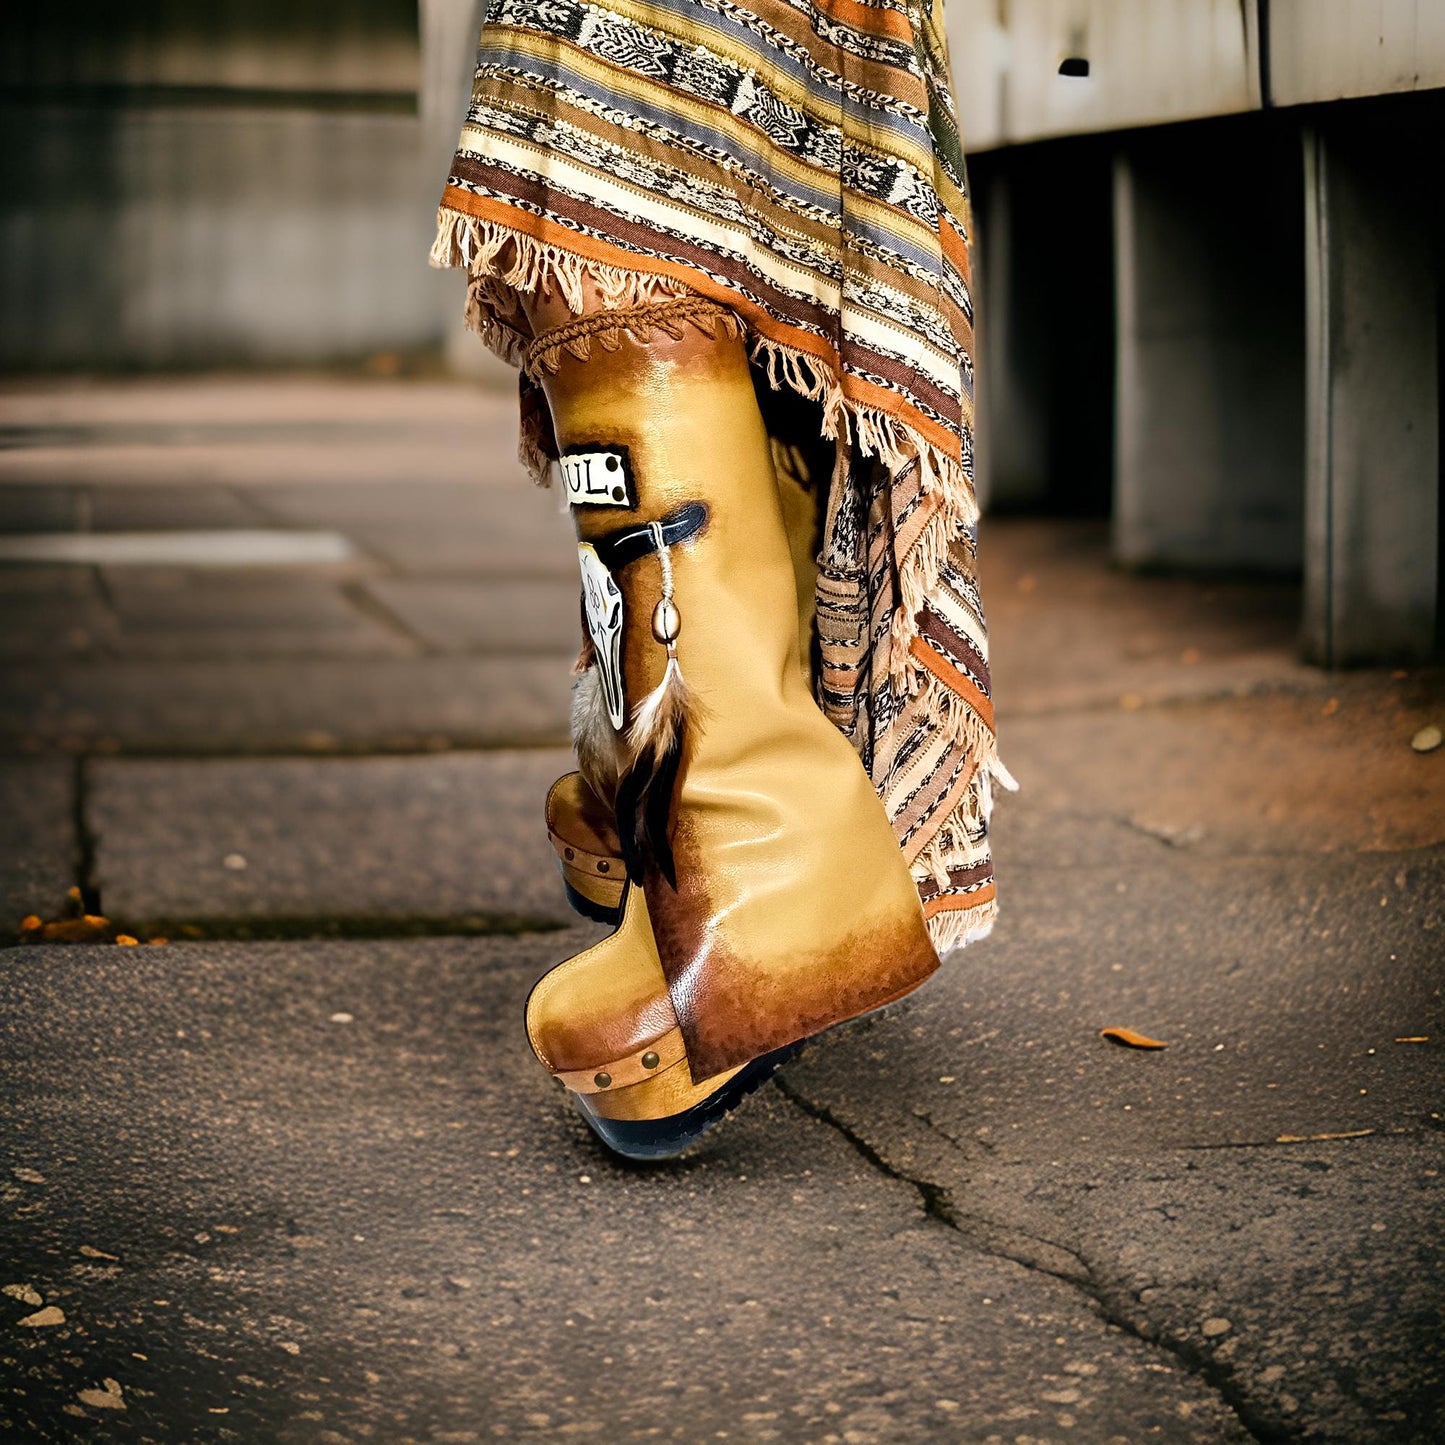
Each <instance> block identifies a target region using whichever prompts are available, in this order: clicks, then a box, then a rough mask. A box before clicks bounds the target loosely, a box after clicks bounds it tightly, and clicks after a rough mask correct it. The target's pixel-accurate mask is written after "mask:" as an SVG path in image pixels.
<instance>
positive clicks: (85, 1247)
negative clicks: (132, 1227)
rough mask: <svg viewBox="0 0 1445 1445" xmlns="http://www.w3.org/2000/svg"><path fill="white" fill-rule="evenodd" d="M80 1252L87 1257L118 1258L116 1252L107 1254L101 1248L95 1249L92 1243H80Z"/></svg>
mask: <svg viewBox="0 0 1445 1445" xmlns="http://www.w3.org/2000/svg"><path fill="white" fill-rule="evenodd" d="M80 1252H81V1253H82V1254H83V1255H84V1256H85V1257H86V1258H87V1259H114V1260H119V1259H120V1256H119V1255H118V1254H107V1253H106V1252H105V1251H104V1250H103V1249H97V1248H96V1247H95V1246H94V1245H93V1244H82V1245H81V1246H80Z"/></svg>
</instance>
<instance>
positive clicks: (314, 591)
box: [103, 567, 417, 660]
mask: <svg viewBox="0 0 1445 1445" xmlns="http://www.w3.org/2000/svg"><path fill="white" fill-rule="evenodd" d="M103 575H104V578H105V585H106V591H107V593H108V594H109V596H110V599H111V603H112V606H113V607H114V609H115V614H116V620H117V625H118V636H117V638H116V641H115V644H114V645H115V648H116V650H117V651H118V652H120V653H121V654H122V655H123V656H128V657H156V658H175V659H178V660H179V659H182V658H197V659H204V660H210V659H215V658H224V657H234V658H237V659H254V658H265V657H287V656H295V655H302V656H310V657H317V656H332V657H335V656H348V655H349V656H355V657H395V656H407V655H409V654H411V653H414V652H416V651H417V645H416V643H415V642H414V641H413V639H411V638H410V637H408V636H407V635H406V633H405V632H403V631H402V630H401V629H399V628H397V627H395V626H390V625H387V623H386V622H385V621H383V620H379V619H378V618H376V617H375V616H370V615H367V614H366V613H364V612H362V611H361V610H359V609H358V608H357V607H355V606H354V605H353V604H352V603H351V602H350V601H348V600H347V597H346V595H345V594H344V593H343V591H342V590H341V587H340V586H339V585H338V583H337V581H336V579H334V578H331V577H326V576H311V575H307V574H306V573H304V572H292V571H286V570H283V569H279V568H278V569H275V570H262V571H259V572H258V571H256V570H255V569H239V568H217V569H214V570H211V569H197V568H188V567H106V568H104V569H103Z"/></svg>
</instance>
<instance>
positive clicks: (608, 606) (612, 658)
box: [577, 542, 627, 728]
mask: <svg viewBox="0 0 1445 1445" xmlns="http://www.w3.org/2000/svg"><path fill="white" fill-rule="evenodd" d="M577 560H578V562H580V563H581V565H582V611H583V613H584V614H585V615H586V618H587V631H588V633H589V635H590V636H591V638H592V647H593V649H594V651H595V652H596V654H597V672H598V675H599V676H600V677H601V679H602V695H603V697H605V698H606V699H607V716H608V717H609V718H610V719H611V720H612V726H613V727H615V728H620V727H621V726H622V724H623V723H624V722H625V721H626V720H627V694H626V692H625V691H624V689H623V686H622V589H621V588H620V587H618V585H617V583H616V582H615V581H614V580H613V578H612V573H610V572H609V571H608V570H607V567H606V565H605V564H604V563H603V561H602V559H601V558H600V557H599V556H598V555H597V549H596V548H595V547H593V546H592V544H591V543H590V542H579V543H578V544H577Z"/></svg>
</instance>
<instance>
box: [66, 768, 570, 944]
mask: <svg viewBox="0 0 1445 1445" xmlns="http://www.w3.org/2000/svg"><path fill="white" fill-rule="evenodd" d="M574 766H575V764H574V762H573V759H572V754H571V752H570V750H564V749H546V750H542V751H536V752H505V751H504V752H487V753H466V754H450V755H446V756H440V757H413V758H326V759H308V758H266V759H215V760H211V761H180V760H155V761H152V760H145V759H110V760H98V761H96V762H94V763H92V764H91V768H90V789H89V798H88V808H87V820H88V824H89V827H90V830H91V832H92V834H93V835H94V838H95V850H96V864H95V876H96V882H97V884H98V886H99V889H100V898H101V902H102V905H103V907H104V908H105V910H106V911H107V912H108V913H109V914H110V915H111V916H112V917H114V918H116V919H119V920H122V921H130V922H136V923H139V922H140V921H142V920H151V921H154V920H170V921H187V920H200V919H206V918H226V919H234V918H246V919H251V920H264V919H267V918H277V917H290V918H317V919H326V918H335V917H348V918H370V919H377V920H384V919H386V918H388V917H392V918H397V917H408V918H458V917H463V916H466V915H470V914H481V915H494V916H499V917H505V918H527V919H533V920H560V921H563V922H571V921H575V919H574V915H573V914H572V912H571V911H570V909H569V908H568V907H567V903H566V900H565V898H564V896H563V892H562V885H561V882H560V880H559V878H558V876H557V865H556V859H555V857H554V855H553V853H552V848H551V845H550V844H549V843H548V841H547V835H546V828H545V826H544V823H543V817H542V804H543V799H544V798H545V796H546V792H547V788H548V787H549V786H550V785H551V783H552V780H553V779H554V778H556V777H557V776H558V775H559V774H561V773H564V772H569V771H571V769H572V768H573V767H574Z"/></svg>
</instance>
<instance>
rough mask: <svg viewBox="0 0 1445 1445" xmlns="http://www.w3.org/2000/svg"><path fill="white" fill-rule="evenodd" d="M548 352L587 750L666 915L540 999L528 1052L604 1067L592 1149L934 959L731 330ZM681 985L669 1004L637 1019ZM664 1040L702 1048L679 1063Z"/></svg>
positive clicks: (909, 981) (600, 327)
mask: <svg viewBox="0 0 1445 1445" xmlns="http://www.w3.org/2000/svg"><path fill="white" fill-rule="evenodd" d="M532 356H533V359H534V362H535V364H536V367H537V374H539V375H540V378H541V380H542V382H543V386H544V388H545V390H546V393H547V398H548V403H549V408H550V410H551V413H552V420H553V424H554V427H555V429H556V433H557V439H558V442H559V444H560V446H561V450H562V453H563V456H562V472H563V476H564V480H565V482H566V485H567V487H568V495H569V501H570V502H571V503H572V504H573V513H574V518H575V520H576V525H577V533H578V537H579V541H580V544H581V553H582V557H583V570H584V579H585V580H586V583H587V586H588V588H589V590H590V596H589V608H588V611H589V620H590V621H591V622H592V623H593V624H594V634H593V637H594V647H595V652H596V656H597V668H598V672H599V674H600V679H599V680H600V681H601V683H602V687H601V690H600V691H601V697H602V699H603V701H604V703H605V707H599V708H598V709H597V710H596V713H595V715H594V723H593V726H594V727H599V728H605V729H607V730H608V731H609V733H610V735H609V736H607V737H605V738H601V739H597V738H594V739H592V740H591V741H590V743H589V744H588V745H587V746H585V747H584V748H583V749H582V751H583V752H584V755H586V754H591V755H593V756H600V755H607V754H609V753H610V754H611V755H614V756H617V757H619V758H620V767H621V770H622V774H623V777H622V785H621V787H620V790H619V795H620V797H621V798H622V799H623V800H624V805H623V807H622V808H621V810H620V812H621V816H620V817H619V832H620V834H621V836H622V843H623V847H624V851H627V852H629V854H630V857H629V863H630V866H631V870H632V871H633V873H634V875H635V876H636V877H637V879H638V880H639V881H640V883H641V890H642V892H643V894H644V895H645V910H644V909H641V908H638V909H636V910H634V909H633V907H632V906H631V902H630V899H629V903H628V906H627V908H626V910H625V915H626V916H625V917H624V920H623V925H622V927H621V928H620V930H619V933H618V934H617V935H614V937H613V938H612V939H609V940H606V941H605V942H604V944H602V945H599V947H598V948H597V949H594V950H590V951H589V952H588V953H587V954H583V955H580V956H579V957H578V958H576V959H573V960H569V961H568V962H567V963H566V964H563V965H560V966H559V968H558V969H557V970H554V971H553V973H552V974H549V975H548V976H547V977H546V978H544V979H543V980H542V981H541V983H540V984H539V985H538V987H537V989H536V990H535V991H534V993H533V995H532V998H531V999H530V1000H529V1005H528V1029H529V1035H530V1037H531V1039H532V1042H533V1046H534V1048H535V1049H536V1051H537V1053H538V1055H539V1057H540V1058H541V1059H542V1061H543V1062H544V1063H546V1064H547V1065H548V1067H549V1068H551V1069H552V1071H553V1072H554V1073H556V1074H559V1075H562V1076H563V1078H564V1082H567V1083H568V1084H569V1085H571V1086H572V1087H574V1088H577V1082H576V1081H578V1079H579V1076H581V1075H583V1074H585V1072H586V1071H587V1070H589V1069H590V1070H592V1071H593V1072H592V1079H591V1083H590V1084H588V1085H586V1086H585V1087H583V1088H579V1089H578V1093H579V1102H582V1103H583V1104H584V1106H585V1109H586V1112H588V1113H589V1115H591V1116H592V1117H593V1122H594V1127H595V1126H596V1125H597V1124H598V1123H600V1122H602V1121H605V1120H608V1119H617V1120H623V1121H628V1122H630V1123H634V1124H635V1123H639V1122H641V1123H646V1122H648V1121H655V1122H661V1121H664V1120H666V1119H668V1118H671V1117H674V1116H677V1115H678V1114H679V1113H689V1112H692V1111H695V1110H697V1109H698V1108H699V1106H700V1105H702V1104H706V1103H707V1102H708V1101H710V1100H711V1099H712V1098H713V1095H714V1094H715V1093H716V1094H721V1093H723V1092H725V1091H727V1090H728V1089H730V1088H731V1089H733V1090H737V1089H739V1088H740V1087H741V1086H740V1084H739V1080H743V1081H744V1082H745V1083H747V1084H748V1085H751V1083H752V1082H754V1081H755V1079H756V1070H757V1064H758V1062H759V1061H760V1060H764V1059H767V1058H770V1057H773V1056H776V1055H777V1054H779V1053H780V1052H781V1051H784V1050H786V1049H787V1048H788V1046H790V1045H792V1044H794V1043H795V1042H797V1041H798V1040H800V1039H803V1038H806V1037H808V1036H810V1035H812V1034H814V1033H817V1032H819V1031H820V1030H822V1029H824V1028H827V1027H829V1026H830V1025H832V1024H835V1023H838V1022H841V1021H843V1020H845V1019H848V1018H853V1017H856V1016H857V1015H859V1014H862V1013H865V1012H868V1011H870V1010H872V1009H874V1008H877V1007H880V1006H882V1005H883V1004H885V1003H888V1002H890V1001H892V1000H893V999H895V998H899V997H901V996H903V995H904V994H906V993H908V992H910V991H911V990H912V989H913V988H915V987H916V986H917V985H918V984H919V983H920V982H922V981H923V979H925V978H926V977H927V976H928V975H929V974H930V973H931V972H932V970H933V969H934V968H935V967H936V966H937V957H936V955H935V953H934V950H933V947H932V945H931V943H930V941H929V938H928V933H927V930H926V927H925V925H924V921H923V914H922V909H921V906H920V904H919V901H918V895H917V892H916V889H915V888H914V885H913V882H912V880H911V878H910V876H909V873H908V869H907V867H906V866H905V864H904V862H903V858H902V855H901V853H900V851H899V849H898V846H897V843H896V842H895V840H894V836H893V833H892V830H891V828H890V826H889V823H888V819H887V817H886V815H885V813H884V810H883V807H882V804H881V803H880V802H879V799H878V797H877V794H876V793H875V792H874V789H873V787H872V784H871V783H870V781H869V779H868V777H867V774H866V773H865V771H864V769H863V767H862V764H861V762H860V760H859V759H858V757H857V755H856V754H855V753H854V751H853V750H852V748H851V747H850V745H849V744H848V742H847V741H846V739H844V738H843V737H842V735H841V734H840V733H839V732H838V731H837V730H836V729H835V728H834V727H833V726H832V725H831V724H830V723H829V722H828V721H827V720H826V719H825V718H824V717H823V715H822V713H821V712H820V711H819V709H818V707H817V706H816V704H815V703H814V701H813V698H812V696H811V694H810V693H809V691H808V688H807V686H806V684H805V682H804V679H803V676H802V674H801V671H800V669H799V667H798V665H797V658H798V624H797V609H796V604H795V596H796V593H795V582H794V570H793V565H792V560H791V558H790V555H789V550H788V539H787V533H786V530H785V528H784V525H783V519H782V514H781V510H780V507H779V501H778V490H777V479H776V476H775V474H774V471H773V465H772V458H771V454H770V450H769V446H768V439H767V434H766V432H765V430H764V427H763V423H762V418H761V415H760V413H759V411H758V407H757V401H756V398H755V396H754V394H753V390H752V384H751V380H750V377H749V372H748V365H747V357H746V353H745V350H744V347H743V343H742V340H741V338H740V336H739V334H738V328H737V326H736V323H735V322H734V321H733V318H731V316H730V315H729V314H728V313H726V312H725V311H723V310H722V309H721V308H718V307H714V306H711V304H710V303H703V302H700V301H699V300H698V299H697V298H689V299H688V300H685V301H679V302H668V303H661V304H659V305H656V306H651V307H646V308H638V309H637V310H636V311H634V312H631V313H611V314H609V315H608V316H605V317H602V318H594V317H584V318H579V321H578V322H577V323H573V324H572V325H571V326H569V327H562V328H559V332H558V333H554V334H552V335H551V336H550V337H549V336H545V335H544V336H543V337H541V338H539V341H538V344H537V345H536V346H535V347H534V348H533V353H532ZM669 644H671V645H669ZM659 719H661V722H659V721H658V720H659ZM674 742H675V743H676V744H677V745H676V746H669V745H670V744H673V743H674ZM673 763H675V764H676V777H675V781H674V780H673V775H672V772H671V765H672V764H673ZM639 779H641V782H639ZM643 784H646V785H647V786H643ZM634 891H635V890H634ZM649 921H650V925H651V927H650V931H649V930H648V928H647V926H646V925H647V924H648V923H649ZM609 945H611V947H610V948H609ZM644 955H647V956H646V957H644ZM654 960H655V961H654ZM659 965H660V971H659V974H658V978H659V981H660V984H661V986H662V988H663V989H665V995H666V996H665V998H654V999H644V998H642V997H640V995H642V994H645V993H646V992H647V990H646V987H645V982H646V978H647V976H648V969H649V967H658V966H659ZM589 979H590V980H591V981H590V983H589ZM623 980H625V986H613V985H615V984H621V983H622V981H623ZM615 1014H622V1015H626V1017H614V1016H612V1015H615ZM604 1015H606V1016H604ZM673 1020H675V1028H676V1031H677V1032H676V1033H675V1034H674V1033H673V1032H672V1030H673V1027H674V1025H673ZM663 1024H666V1025H667V1028H666V1029H663V1028H662V1027H661V1026H662V1025H663ZM647 1034H654V1035H656V1038H657V1039H661V1038H663V1037H664V1035H666V1036H669V1037H671V1038H673V1039H676V1040H677V1041H678V1042H679V1044H680V1047H679V1048H670V1049H669V1050H668V1053H669V1054H670V1055H671V1056H672V1057H670V1058H668V1059H667V1060H666V1063H664V1060H663V1056H662V1051H661V1050H659V1049H654V1048H650V1047H646V1048H644V1047H642V1045H644V1044H646V1043H648V1042H649V1040H648V1039H647V1038H645V1037H644V1036H645V1035H647ZM624 1050H625V1052H623V1051H624ZM639 1061H643V1062H641V1063H640V1064H639ZM613 1063H617V1064H618V1065H619V1067H618V1068H617V1069H616V1070H614V1069H613V1068H611V1067H609V1066H610V1065H611V1064H613ZM622 1065H626V1067H622ZM639 1068H640V1070H641V1072H640V1074H639ZM649 1068H650V1069H651V1070H652V1072H650V1073H649V1072H648V1069H649ZM669 1076H670V1077H669ZM602 1079H606V1081H607V1082H606V1084H602V1083H600V1082H598V1081H600V1080H602ZM714 1085H715V1088H710V1086H714ZM699 1117H700V1116H699ZM599 1132H601V1133H602V1134H603V1137H604V1138H606V1137H608V1134H607V1131H606V1129H605V1128H602V1129H599ZM674 1132H676V1131H674ZM683 1132H684V1133H685V1131H683Z"/></svg>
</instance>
